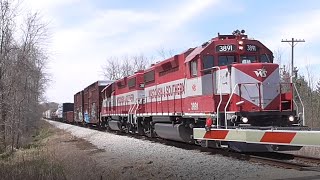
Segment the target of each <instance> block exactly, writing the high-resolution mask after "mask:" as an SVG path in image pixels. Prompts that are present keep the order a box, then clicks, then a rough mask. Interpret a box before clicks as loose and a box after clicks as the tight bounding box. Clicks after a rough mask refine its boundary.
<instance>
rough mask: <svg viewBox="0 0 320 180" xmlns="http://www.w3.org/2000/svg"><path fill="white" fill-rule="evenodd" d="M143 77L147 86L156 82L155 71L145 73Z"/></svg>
mask: <svg viewBox="0 0 320 180" xmlns="http://www.w3.org/2000/svg"><path fill="white" fill-rule="evenodd" d="M143 77H144V82H145V83H146V84H149V83H151V82H153V81H154V70H152V71H149V72H147V73H145V74H144V76H143Z"/></svg>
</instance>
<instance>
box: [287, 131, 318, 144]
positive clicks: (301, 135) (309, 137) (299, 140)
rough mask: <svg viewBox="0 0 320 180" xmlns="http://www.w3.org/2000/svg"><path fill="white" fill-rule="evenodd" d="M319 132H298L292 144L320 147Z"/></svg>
mask: <svg viewBox="0 0 320 180" xmlns="http://www.w3.org/2000/svg"><path fill="white" fill-rule="evenodd" d="M319 133H320V132H319V131H302V132H297V134H296V135H295V137H294V138H293V140H292V141H291V144H304V145H320V135H319Z"/></svg>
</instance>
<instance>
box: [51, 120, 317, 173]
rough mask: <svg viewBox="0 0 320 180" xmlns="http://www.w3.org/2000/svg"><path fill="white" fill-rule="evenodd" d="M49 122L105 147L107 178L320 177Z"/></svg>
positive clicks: (100, 159) (103, 160) (102, 160)
mask: <svg viewBox="0 0 320 180" xmlns="http://www.w3.org/2000/svg"><path fill="white" fill-rule="evenodd" d="M48 122H49V123H51V124H53V125H54V126H56V127H58V128H60V129H63V130H65V131H67V132H70V133H71V134H72V135H73V136H76V137H78V138H83V139H85V140H86V141H88V142H90V143H92V144H93V145H94V146H96V147H97V148H98V149H101V150H103V152H102V153H98V154H95V156H97V157H96V158H97V159H98V161H97V162H98V163H99V166H101V167H104V176H103V177H109V178H110V179H320V172H313V171H296V170H290V169H281V168H275V167H270V166H265V165H260V164H254V163H249V162H247V161H240V160H236V159H233V158H229V157H223V156H221V155H210V154H208V153H205V152H199V151H197V150H185V149H180V148H176V147H172V146H167V145H163V144H159V143H153V142H150V141H146V140H141V139H135V138H131V137H126V136H119V135H115V134H111V133H107V132H100V131H96V130H92V129H88V128H83V127H77V126H73V125H69V124H64V123H60V122H54V121H48ZM79 158H80V157H79Z"/></svg>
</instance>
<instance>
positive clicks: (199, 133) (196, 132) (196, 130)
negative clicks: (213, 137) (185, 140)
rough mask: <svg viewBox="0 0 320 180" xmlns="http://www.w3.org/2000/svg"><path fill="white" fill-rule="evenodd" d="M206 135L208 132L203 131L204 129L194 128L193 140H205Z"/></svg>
mask: <svg viewBox="0 0 320 180" xmlns="http://www.w3.org/2000/svg"><path fill="white" fill-rule="evenodd" d="M205 134H206V130H204V131H203V129H202V128H194V129H193V138H194V139H203V137H204V135H205Z"/></svg>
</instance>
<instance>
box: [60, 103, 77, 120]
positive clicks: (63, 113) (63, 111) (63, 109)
mask: <svg viewBox="0 0 320 180" xmlns="http://www.w3.org/2000/svg"><path fill="white" fill-rule="evenodd" d="M73 108H74V105H73V103H61V104H59V105H58V109H57V111H56V118H55V120H56V121H61V122H70V123H72V122H73ZM67 113H68V114H69V115H68V116H67ZM71 114H72V119H70V118H71ZM67 118H68V119H67Z"/></svg>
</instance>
